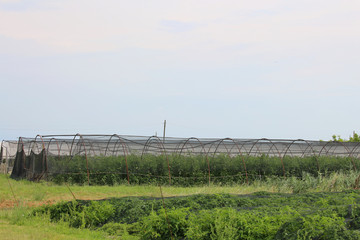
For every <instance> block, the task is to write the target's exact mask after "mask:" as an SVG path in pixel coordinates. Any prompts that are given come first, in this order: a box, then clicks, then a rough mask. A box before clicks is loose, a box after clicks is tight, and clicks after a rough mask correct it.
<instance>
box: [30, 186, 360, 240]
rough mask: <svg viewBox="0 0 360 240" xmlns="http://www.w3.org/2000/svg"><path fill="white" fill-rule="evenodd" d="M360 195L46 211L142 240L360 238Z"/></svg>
mask: <svg viewBox="0 0 360 240" xmlns="http://www.w3.org/2000/svg"><path fill="white" fill-rule="evenodd" d="M359 193H360V192H359V191H355V190H354V191H346V192H339V193H311V194H310V193H307V194H270V193H266V192H259V193H255V194H251V195H243V196H241V195H239V196H237V195H229V194H216V195H194V196H188V197H178V198H166V199H164V204H165V206H166V209H164V208H163V203H162V200H161V199H149V198H147V199H145V198H135V197H127V198H120V199H108V200H101V201H73V202H66V203H59V204H56V205H53V206H44V207H40V208H38V209H37V210H35V211H34V212H33V214H36V215H39V214H40V215H43V214H45V215H46V214H48V216H49V217H50V219H51V220H52V221H65V222H68V223H69V225H70V226H73V227H80V228H91V229H97V230H98V231H105V232H107V233H108V234H112V235H115V236H127V237H132V238H134V239H135V238H139V239H171V237H173V238H174V239H324V240H325V239H360V232H359V230H360V224H359V223H360V220H359V219H360V205H359V204H360V194H359Z"/></svg>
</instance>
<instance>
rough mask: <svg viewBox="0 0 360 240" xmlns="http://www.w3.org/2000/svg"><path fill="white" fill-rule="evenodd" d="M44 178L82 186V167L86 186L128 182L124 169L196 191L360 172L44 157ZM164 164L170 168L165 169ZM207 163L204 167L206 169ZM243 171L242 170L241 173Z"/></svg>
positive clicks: (269, 159)
mask: <svg viewBox="0 0 360 240" xmlns="http://www.w3.org/2000/svg"><path fill="white" fill-rule="evenodd" d="M48 161H49V163H48V164H49V169H50V170H49V179H50V180H51V181H53V182H55V183H59V184H61V183H64V182H67V183H76V184H87V182H88V176H87V166H88V169H89V180H90V184H91V185H116V184H124V183H127V168H126V161H127V164H128V174H129V181H130V184H169V168H170V175H171V185H175V186H196V185H204V184H208V183H209V167H208V166H210V178H211V183H213V184H220V185H224V184H225V185H228V184H243V183H247V182H254V181H256V180H260V179H261V180H264V179H269V178H274V177H299V178H301V177H302V176H303V175H304V172H306V173H308V174H310V175H312V176H314V177H317V176H320V175H321V176H328V175H329V174H330V173H333V172H339V171H343V172H349V171H351V170H356V169H359V168H360V162H359V160H358V159H354V158H350V157H337V156H331V157H330V156H321V157H315V156H312V157H290V156H286V157H284V158H280V157H274V156H267V155H262V156H258V157H256V156H236V157H228V156H227V155H216V156H215V157H209V158H206V157H205V156H201V155H197V156H180V155H170V156H167V157H166V156H164V155H159V156H154V155H146V156H145V157H144V158H142V159H141V157H140V156H137V155H130V156H127V159H126V161H125V157H123V156H118V157H103V156H99V157H88V158H87V160H86V158H85V157H84V156H75V157H73V158H72V159H70V157H62V158H60V159H59V158H54V157H53V158H49V160H48ZM168 163H169V165H168ZM208 163H209V165H208ZM245 168H246V170H245Z"/></svg>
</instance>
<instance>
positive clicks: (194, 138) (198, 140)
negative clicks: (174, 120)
mask: <svg viewBox="0 0 360 240" xmlns="http://www.w3.org/2000/svg"><path fill="white" fill-rule="evenodd" d="M190 140H196V141H197V142H198V143H199V144H200V146H201V149H202V150H203V151H204V154H205V155H207V152H206V149H205V147H204V144H203V143H202V142H201V141H200V139H198V138H197V137H190V138H188V139H186V140H185V141H184V143H180V144H182V147H181V148H180V153H179V154H180V155H181V154H182V152H183V150H184V148H185V145H186V144H187V143H188V142H190ZM180 144H179V145H180ZM190 146H191V147H192V148H193V149H194V147H193V146H192V145H191V143H190Z"/></svg>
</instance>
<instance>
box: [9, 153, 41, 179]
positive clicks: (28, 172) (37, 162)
mask: <svg viewBox="0 0 360 240" xmlns="http://www.w3.org/2000/svg"><path fill="white" fill-rule="evenodd" d="M46 161H47V159H46V154H45V150H42V151H41V152H40V153H39V154H35V153H34V152H33V151H31V152H30V154H29V155H28V156H26V154H25V151H24V150H21V151H18V152H17V153H16V157H15V162H14V167H13V170H12V172H11V176H10V177H11V178H13V179H24V178H26V179H28V180H40V179H42V178H43V177H44V174H45V173H46V171H47V167H46V166H47V164H46Z"/></svg>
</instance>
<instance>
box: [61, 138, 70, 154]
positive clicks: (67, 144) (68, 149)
mask: <svg viewBox="0 0 360 240" xmlns="http://www.w3.org/2000/svg"><path fill="white" fill-rule="evenodd" d="M63 143H65V144H66V146H67V151H69V156H70V157H71V147H70V148H69V143H68V142H67V141H66V140H63V141H60V155H61V148H62V145H63Z"/></svg>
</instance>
